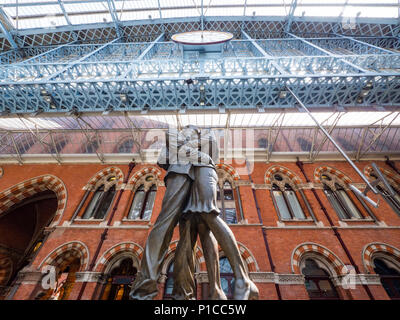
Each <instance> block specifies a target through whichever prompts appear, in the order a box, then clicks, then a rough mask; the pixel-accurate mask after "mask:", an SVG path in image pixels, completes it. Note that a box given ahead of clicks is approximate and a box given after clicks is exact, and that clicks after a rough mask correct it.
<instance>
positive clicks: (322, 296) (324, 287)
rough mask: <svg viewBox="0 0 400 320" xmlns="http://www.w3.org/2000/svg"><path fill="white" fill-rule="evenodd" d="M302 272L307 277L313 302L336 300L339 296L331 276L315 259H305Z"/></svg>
mask: <svg viewBox="0 0 400 320" xmlns="http://www.w3.org/2000/svg"><path fill="white" fill-rule="evenodd" d="M301 272H302V273H303V274H304V276H305V285H306V289H307V292H308V295H309V297H310V299H312V300H327V299H330V300H333V299H334V300H336V299H339V295H338V293H337V291H336V288H335V287H334V285H333V283H332V281H331V279H330V274H329V273H328V271H327V270H326V269H325V268H324V267H322V266H321V263H318V262H317V261H316V260H314V259H309V258H307V259H305V261H304V262H303V267H302V269H301Z"/></svg>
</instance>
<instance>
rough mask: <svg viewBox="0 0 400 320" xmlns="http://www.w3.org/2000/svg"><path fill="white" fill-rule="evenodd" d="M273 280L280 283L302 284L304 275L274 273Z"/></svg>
mask: <svg viewBox="0 0 400 320" xmlns="http://www.w3.org/2000/svg"><path fill="white" fill-rule="evenodd" d="M275 275H276V277H275V282H276V283H278V284H282V285H289V284H300V285H304V275H302V274H275Z"/></svg>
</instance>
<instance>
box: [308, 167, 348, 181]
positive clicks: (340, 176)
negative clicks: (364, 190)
mask: <svg viewBox="0 0 400 320" xmlns="http://www.w3.org/2000/svg"><path fill="white" fill-rule="evenodd" d="M324 172H327V173H330V174H332V175H335V176H336V177H337V178H338V179H340V180H342V181H343V182H344V183H345V184H349V183H351V180H350V178H349V177H347V176H346V175H345V174H344V173H343V172H341V171H340V170H338V169H335V168H332V167H329V166H321V167H318V168H316V169H315V171H314V180H315V182H317V183H322V181H321V175H322V174H323V173H324Z"/></svg>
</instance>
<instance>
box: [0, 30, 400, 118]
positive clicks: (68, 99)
mask: <svg viewBox="0 0 400 320" xmlns="http://www.w3.org/2000/svg"><path fill="white" fill-rule="evenodd" d="M243 36H244V37H245V38H246V39H247V40H242V41H232V42H231V43H229V44H227V45H226V46H225V47H226V48H228V49H229V48H231V49H229V50H232V51H233V56H234V57H229V55H230V54H231V53H229V51H228V50H227V49H226V48H225V49H224V53H223V54H222V55H221V56H220V58H214V59H199V57H198V56H195V57H194V58H185V59H183V55H182V51H181V48H180V47H179V45H177V44H175V43H172V42H169V43H165V42H161V40H163V38H164V34H161V35H159V36H158V38H157V39H156V41H154V42H152V43H146V44H143V43H142V44H141V43H115V42H116V41H117V40H118V39H115V40H113V41H112V42H109V43H107V44H90V45H89V44H82V45H76V44H68V45H63V46H59V47H56V48H46V50H44V52H41V51H40V50H39V51H35V52H38V53H39V52H40V53H39V54H38V55H37V56H35V57H33V58H30V59H27V60H25V61H23V62H20V63H15V64H12V65H3V66H2V67H0V103H1V104H0V111H4V110H6V109H7V110H9V111H10V112H12V113H24V112H34V111H37V110H38V109H39V108H40V109H41V110H43V111H46V112H64V111H66V110H71V108H73V107H75V108H77V109H78V110H79V111H81V112H85V111H105V110H106V109H108V108H113V109H114V110H121V111H131V110H144V109H146V110H150V111H151V110H178V109H179V108H182V107H185V108H186V109H196V110H207V109H219V108H220V107H224V108H228V109H229V108H231V109H235V108H236V109H251V108H255V107H259V106H264V107H266V108H268V107H292V106H293V103H294V101H290V100H287V98H283V97H280V92H281V91H282V90H284V88H285V86H286V85H287V86H288V87H290V88H293V87H296V86H297V89H295V90H298V92H297V93H298V94H299V95H302V96H303V97H304V99H308V100H307V102H306V103H307V105H310V106H311V107H313V106H320V107H324V106H325V107H329V106H332V105H333V104H338V105H343V106H359V107H363V106H368V105H386V106H394V105H396V104H398V103H399V95H398V91H399V87H398V81H399V77H400V72H399V70H400V54H396V53H387V52H385V51H382V50H378V49H377V48H372V49H374V50H372V51H369V48H371V46H368V45H364V44H363V43H361V44H359V43H358V42H357V41H352V39H344V40H346V43H347V45H351V47H350V46H349V47H348V49H349V54H344V55H339V54H333V53H331V52H330V51H328V50H327V49H326V48H335V47H337V46H338V44H341V43H342V42H341V41H342V40H343V39H342V38H326V39H325V38H324V39H321V38H317V39H309V40H305V39H302V38H299V37H296V39H292V38H290V39H276V40H257V41H255V40H253V39H252V38H251V37H250V36H248V34H247V33H246V32H243ZM311 41H320V42H322V43H323V46H324V48H320V47H318V46H317V45H315V44H313V43H311ZM260 44H261V45H262V46H263V47H264V48H265V49H266V50H268V51H269V52H270V53H276V50H277V48H279V47H281V48H283V50H294V51H293V52H291V54H282V55H280V56H278V55H276V56H273V55H270V54H268V53H267V51H266V50H264V48H262V47H261V46H260ZM360 45H361V46H360ZM365 48H367V49H366V50H365ZM350 49H351V50H350ZM296 50H297V51H298V52H297V51H296ZM371 53H374V54H371ZM246 56H247V57H246ZM0 59H1V55H0ZM188 79H192V81H191V83H192V84H188V82H187V80H188ZM279 81H281V82H282V83H286V85H280V83H279ZM302 85H303V86H304V88H301V86H302ZM200 88H201V89H200ZM302 90H304V93H302ZM302 99H303V98H302ZM303 101H305V100H303Z"/></svg>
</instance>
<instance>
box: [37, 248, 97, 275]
mask: <svg viewBox="0 0 400 320" xmlns="http://www.w3.org/2000/svg"><path fill="white" fill-rule="evenodd" d="M75 258H79V260H80V270H79V271H85V270H87V268H88V264H89V249H88V247H87V246H86V245H85V244H84V243H83V242H81V241H71V242H67V243H64V244H62V245H61V246H59V247H57V248H56V249H54V250H53V251H52V252H50V253H49V254H48V255H47V256H46V258H44V259H43V261H42V263H41V264H40V265H39V267H38V269H41V268H42V267H43V266H45V265H53V266H59V265H61V264H63V263H65V261H69V260H72V259H75Z"/></svg>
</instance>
